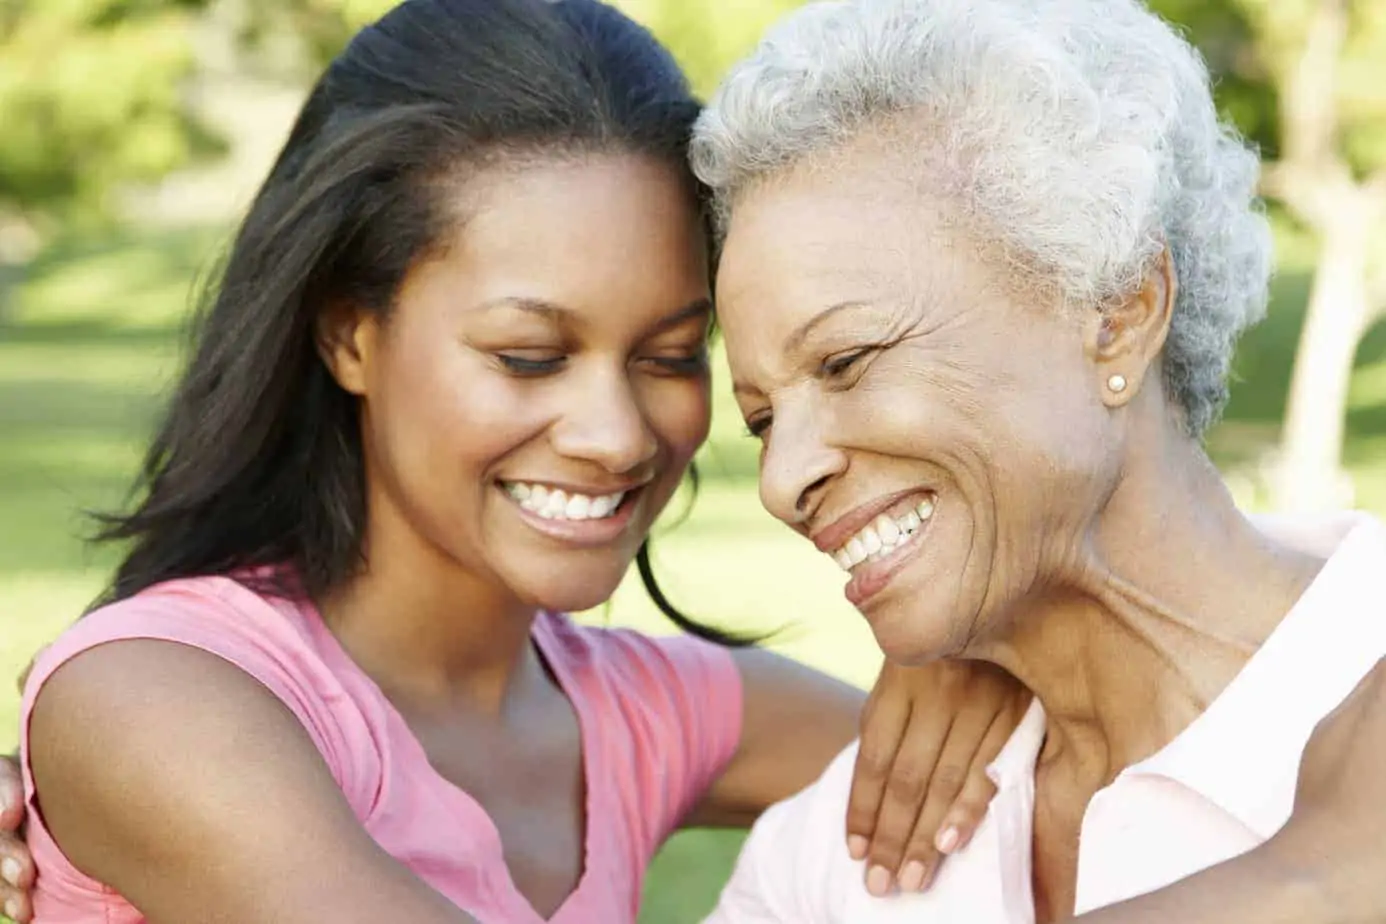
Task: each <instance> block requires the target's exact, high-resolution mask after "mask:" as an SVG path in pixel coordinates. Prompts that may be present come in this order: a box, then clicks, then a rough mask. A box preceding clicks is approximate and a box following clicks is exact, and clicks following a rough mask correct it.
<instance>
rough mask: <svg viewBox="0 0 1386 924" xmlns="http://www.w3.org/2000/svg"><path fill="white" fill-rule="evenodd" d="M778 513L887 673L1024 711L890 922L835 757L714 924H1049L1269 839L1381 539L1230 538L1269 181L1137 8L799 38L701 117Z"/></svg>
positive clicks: (1129, 2) (836, 28)
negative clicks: (1222, 441)
mask: <svg viewBox="0 0 1386 924" xmlns="http://www.w3.org/2000/svg"><path fill="white" fill-rule="evenodd" d="M694 159H695V167H696V170H697V171H698V173H699V174H700V176H701V177H702V178H703V179H704V180H705V181H706V182H707V183H708V184H710V185H711V186H712V187H713V190H714V192H715V194H716V201H717V204H718V213H719V221H720V229H721V232H722V234H723V255H722V260H721V265H720V269H719V276H718V299H719V311H720V314H721V321H722V324H723V325H724V330H725V333H726V342H727V349H728V353H729V357H730V363H731V369H732V374H733V382H734V387H735V391H736V395H737V400H738V402H739V403H740V407H741V410H742V413H743V414H744V416H745V419H746V423H747V425H748V427H749V429H750V432H751V433H752V434H753V435H754V436H756V437H758V438H759V439H760V440H761V441H762V443H763V450H762V468H761V494H762V498H763V500H764V502H765V504H766V506H767V507H768V508H769V509H770V510H771V511H772V512H773V513H774V514H775V515H776V516H777V517H779V518H780V519H781V520H783V521H784V522H785V523H787V524H789V525H790V526H791V527H792V528H793V529H795V530H796V531H797V532H799V533H801V534H802V535H804V536H805V537H806V538H807V539H809V540H810V541H812V542H813V543H814V544H815V545H816V546H817V547H818V548H819V549H820V550H821V551H822V552H823V553H824V554H825V555H828V556H830V557H831V558H833V559H834V561H836V562H837V564H839V565H840V566H841V567H842V568H843V569H844V570H845V571H847V572H848V573H849V579H848V583H847V587H846V595H847V597H848V599H849V600H850V601H851V602H852V603H853V604H854V605H855V606H856V607H857V608H858V609H859V610H860V611H861V613H862V614H863V615H864V616H865V618H866V619H867V620H868V622H869V623H870V624H871V627H872V629H873V630H874V632H875V635H876V638H877V640H878V641H879V643H880V645H881V647H882V648H883V649H884V650H885V652H886V653H887V655H888V656H890V657H891V658H893V659H895V660H898V661H903V662H911V663H917V662H922V661H927V660H930V659H934V658H940V657H945V656H948V657H970V658H978V659H984V660H987V661H991V662H994V663H995V664H998V665H1000V666H1002V667H1003V668H1005V669H1006V670H1007V671H1009V672H1011V673H1012V674H1014V675H1015V676H1016V677H1018V678H1020V679H1021V680H1022V681H1023V682H1024V683H1025V684H1026V685H1027V686H1029V687H1030V688H1031V689H1032V690H1033V691H1034V692H1035V694H1036V697H1037V700H1036V703H1035V704H1034V705H1033V706H1032V708H1031V711H1030V713H1029V715H1028V716H1027V718H1026V720H1025V721H1024V722H1023V723H1022V725H1021V726H1020V728H1019V729H1018V730H1017V731H1016V732H1015V733H1014V735H1013V736H1012V738H1011V739H1010V741H1009V743H1008V745H1007V746H1006V748H1005V749H1004V750H1003V752H1002V753H1001V755H1000V757H999V758H998V759H997V760H996V761H995V763H994V764H993V765H992V767H991V775H992V777H993V779H994V780H995V781H996V783H997V784H998V787H999V794H998V796H997V798H996V801H995V802H994V803H993V804H992V808H991V811H990V814H989V816H988V818H987V820H986V822H984V824H983V826H982V827H981V828H980V829H979V830H978V831H977V834H976V836H975V838H974V839H973V840H972V842H971V843H970V844H969V845H967V846H966V847H965V848H963V849H958V847H959V845H957V844H947V845H942V846H945V847H948V848H951V849H952V850H953V852H954V853H955V856H954V857H953V858H952V859H951V860H950V862H949V863H947V864H944V865H943V866H942V868H941V869H940V871H939V873H938V875H937V877H936V878H935V880H934V882H933V886H932V888H931V889H929V890H928V891H927V892H924V893H922V894H920V893H918V892H917V891H915V890H916V889H917V888H918V886H919V885H920V884H921V882H922V881H923V880H924V879H925V878H927V877H928V876H929V871H928V870H925V869H923V868H914V869H906V870H905V871H904V872H903V874H902V875H901V877H900V885H901V886H903V887H904V890H903V891H904V892H905V893H908V894H904V895H898V896H893V897H888V898H882V897H879V896H881V895H883V894H884V893H886V892H891V891H893V890H892V889H891V888H890V885H891V876H890V871H888V870H886V869H884V868H876V867H869V866H868V867H867V868H863V867H864V866H866V865H865V864H863V863H862V862H861V861H860V860H854V859H853V857H851V856H849V854H848V851H847V849H846V848H845V847H844V846H843V845H842V843H841V838H839V837H836V836H835V833H836V831H837V828H838V827H839V826H840V818H841V817H842V814H843V811H844V805H845V802H846V800H847V794H848V787H849V782H850V771H851V767H852V761H853V754H852V751H851V749H849V750H848V751H847V752H845V753H844V754H843V755H842V756H841V757H840V758H839V759H838V761H837V762H836V764H835V765H834V766H832V767H831V768H830V769H829V770H828V771H827V772H826V773H825V775H824V776H823V777H822V778H821V779H820V780H819V781H818V782H817V783H816V784H815V785H814V786H812V787H810V788H809V789H808V790H806V791H804V792H803V793H801V794H800V795H798V796H797V797H795V798H793V799H791V800H789V801H788V802H785V803H782V804H780V805H779V806H777V807H776V808H774V809H772V810H771V811H770V812H769V813H768V814H767V815H766V816H764V817H763V819H762V820H761V821H760V823H759V824H758V825H757V826H756V829H755V831H754V833H753V834H752V836H751V839H750V841H749V843H748V845H747V847H746V848H745V852H744V854H743V856H742V858H741V860H740V863H739V866H738V869H737V872H736V874H735V877H734V879H733V882H732V883H731V884H730V885H729V887H728V889H727V891H726V892H725V894H724V897H723V901H722V905H721V907H720V909H719V910H718V912H717V913H716V915H715V916H714V920H716V921H718V922H745V921H757V922H764V921H783V922H786V924H788V922H793V924H815V922H828V921H833V922H837V921H841V922H851V924H871V922H886V921H891V922H894V921H921V922H922V921H936V922H938V921H965V922H968V924H992V922H997V924H1000V922H1017V924H1018V922H1028V921H1031V920H1035V921H1040V922H1045V921H1054V920H1058V919H1063V918H1066V917H1068V916H1069V915H1070V914H1072V913H1075V912H1077V913H1082V912H1084V911H1087V910H1089V909H1094V908H1100V907H1103V906H1107V905H1110V904H1112V903H1115V902H1120V901H1122V900H1123V899H1127V898H1129V897H1131V896H1135V895H1140V894H1143V893H1147V892H1149V891H1151V890H1154V889H1157V888H1160V887H1161V886H1164V885H1166V884H1168V883H1171V882H1174V881H1175V880H1179V879H1181V878H1183V877H1186V876H1188V875H1190V874H1192V873H1195V872H1197V871H1199V870H1202V869H1205V868H1208V867H1210V866H1213V865H1214V864H1217V863H1219V862H1220V861H1223V860H1226V859H1227V858H1229V857H1233V856H1236V855H1239V854H1242V853H1244V852H1246V851H1248V850H1250V849H1252V848H1254V847H1255V846H1256V845H1258V844H1260V843H1262V842H1263V841H1265V840H1266V839H1267V838H1269V837H1271V836H1272V835H1273V834H1275V832H1276V831H1277V830H1278V829H1279V828H1281V826H1282V825H1284V824H1285V822H1286V820H1287V818H1288V817H1289V815H1290V811H1291V807H1292V804H1293V801H1294V791H1295V778H1296V773H1297V770H1298V768H1299V764H1300V760H1301V756H1302V753H1303V750H1304V746H1305V742H1306V740H1307V739H1308V737H1309V735H1310V733H1311V731H1312V730H1313V728H1314V726H1315V724H1316V723H1317V722H1318V721H1319V720H1320V719H1321V718H1323V717H1324V716H1325V715H1326V714H1328V713H1330V712H1331V711H1332V710H1334V709H1335V707H1337V706H1338V705H1339V704H1340V703H1341V702H1342V701H1343V699H1344V698H1345V697H1346V696H1347V695H1348V694H1349V692H1350V691H1351V690H1352V689H1353V688H1354V686H1355V685H1356V684H1357V683H1358V682H1359V680H1361V679H1362V678H1363V676H1364V675H1366V674H1367V672H1368V671H1369V670H1370V669H1371V668H1372V666H1373V665H1374V664H1375V663H1376V662H1377V660H1378V659H1379V658H1381V656H1382V655H1383V652H1386V620H1383V619H1382V618H1381V608H1380V603H1379V602H1373V601H1379V600H1380V596H1379V591H1380V586H1381V577H1380V576H1381V574H1382V573H1383V572H1386V529H1383V527H1382V525H1381V524H1380V523H1378V522H1376V521H1374V520H1372V519H1370V518H1368V517H1366V516H1362V515H1351V514H1348V515H1342V516H1337V517H1325V518H1319V519H1314V520H1309V519H1290V520H1283V521H1275V522H1271V521H1255V522H1253V521H1251V520H1249V519H1248V518H1247V517H1246V516H1244V515H1243V514H1242V513H1241V512H1240V511H1239V510H1238V509H1237V507H1236V506H1235V504H1234V503H1233V500H1232V498H1231V497H1230V496H1229V495H1228V492H1227V491H1226V489H1225V488H1224V486H1223V483H1222V481H1221V480H1220V478H1219V476H1218V472H1217V471H1216V469H1215V468H1214V467H1213V465H1212V464H1211V463H1210V461H1209V460H1208V457H1207V455H1206V454H1205V452H1204V450H1203V448H1202V446H1201V442H1200V438H1201V437H1202V436H1203V434H1204V433H1205V431H1206V430H1207V429H1208V427H1209V426H1210V425H1211V424H1212V423H1213V422H1214V421H1215V420H1216V419H1217V417H1218V414H1219V411H1220V409H1221V408H1222V406H1223V403H1224V401H1225V398H1226V394H1227V388H1226V379H1227V375H1228V366H1229V363H1230V360H1231V356H1232V351H1233V346H1234V344H1235V342H1236V340H1237V337H1238V335H1239V334H1240V333H1241V332H1242V331H1243V330H1245V329H1246V328H1247V327H1248V326H1249V325H1251V324H1253V323H1254V322H1256V321H1257V320H1258V319H1259V318H1260V317H1261V316H1262V314H1263V313H1264V311H1265V307H1266V295H1267V278H1268V275H1269V266H1270V243H1269V236H1268V233H1267V227H1266V222H1265V220H1264V218H1263V217H1262V215H1261V213H1260V211H1259V209H1258V207H1257V203H1256V200H1255V198H1254V188H1255V184H1256V179H1257V172H1258V164H1257V159H1256V156H1255V155H1254V154H1253V153H1252V152H1251V151H1249V150H1248V149H1247V147H1246V146H1245V145H1244V144H1243V143H1242V142H1241V141H1240V140H1239V139H1238V137H1237V136H1236V134H1235V133H1234V132H1233V131H1232V130H1231V129H1230V128H1228V127H1227V126H1225V125H1223V124H1221V123H1220V122H1219V121H1218V117H1217V114H1216V111H1215V109H1214V106H1213V100H1212V96H1211V92H1210V88H1209V80H1208V75H1207V73H1206V71H1205V69H1204V67H1203V65H1202V63H1201V61H1200V59H1199V57H1198V56H1197V54H1196V53H1195V52H1194V51H1193V50H1192V49H1191V48H1190V47H1189V46H1188V45H1187V44H1186V43H1185V42H1184V41H1183V40H1182V39H1181V38H1179V37H1178V36H1177V35H1176V34H1175V33H1174V32H1173V31H1172V30H1171V29H1170V28H1168V27H1167V26H1166V25H1165V24H1164V23H1163V22H1161V21H1160V20H1159V19H1158V18H1156V17H1155V16H1154V15H1152V14H1151V13H1150V12H1148V11H1147V10H1146V9H1144V8H1143V7H1141V6H1140V5H1138V4H1137V3H1136V2H1134V0H1048V2H1044V3H1036V2H1034V0H854V2H831V3H818V4H811V5H809V6H807V7H805V8H804V9H802V10H801V11H799V12H798V13H797V14H795V15H792V16H791V17H789V18H788V19H787V20H785V21H784V22H783V23H782V24H781V25H780V26H779V27H778V28H776V29H775V30H774V31H773V32H772V33H771V34H770V36H769V37H768V38H767V39H766V40H765V42H764V43H763V44H762V45H761V47H760V49H759V51H758V52H757V53H756V54H755V55H754V56H753V57H752V58H751V59H750V60H748V61H746V62H744V63H743V64H742V65H740V66H739V67H738V68H737V69H736V70H735V71H734V73H733V74H732V75H731V77H730V79H729V80H728V81H727V83H726V84H725V86H724V87H723V88H722V90H721V91H720V93H719V94H718V96H717V97H716V99H715V100H714V102H713V104H712V106H711V108H710V110H709V111H708V112H707V113H706V114H705V115H704V116H703V118H702V120H701V123H700V126H699V129H698V133H697V137H696V139H695V144H694Z"/></svg>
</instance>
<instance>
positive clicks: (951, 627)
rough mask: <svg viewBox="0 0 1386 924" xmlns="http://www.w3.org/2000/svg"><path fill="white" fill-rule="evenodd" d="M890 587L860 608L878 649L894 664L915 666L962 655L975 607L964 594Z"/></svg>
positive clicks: (933, 588) (935, 588)
mask: <svg viewBox="0 0 1386 924" xmlns="http://www.w3.org/2000/svg"><path fill="white" fill-rule="evenodd" d="M902 583H904V584H906V586H901V587H898V588H892V589H891V590H894V591H895V592H894V593H890V592H889V591H888V592H887V594H884V595H882V596H881V597H880V598H878V599H876V600H874V601H870V602H868V603H867V604H866V605H864V606H863V607H861V608H860V610H859V612H861V614H862V616H863V618H865V619H866V622H867V624H868V625H869V626H870V627H871V633H872V635H874V636H875V638H876V644H877V645H878V646H879V647H880V649H881V652H882V653H883V654H884V655H885V656H886V657H887V658H888V659H889V660H891V661H893V662H895V663H897V664H906V665H918V664H927V663H928V662H930V661H937V660H939V659H940V658H950V657H954V656H956V655H958V654H961V653H962V652H963V650H964V649H965V648H966V646H967V642H968V639H969V637H970V635H971V633H972V630H973V615H974V614H975V613H976V612H977V608H976V607H975V606H969V605H968V600H967V599H966V596H967V595H965V594H956V593H946V594H944V593H939V591H940V590H941V589H942V588H941V587H939V586H938V585H936V584H933V583H932V582H926V583H925V584H924V586H923V587H915V588H912V587H909V586H908V584H907V582H902Z"/></svg>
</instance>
